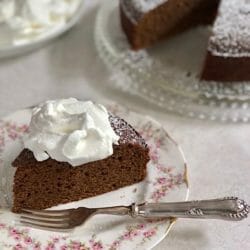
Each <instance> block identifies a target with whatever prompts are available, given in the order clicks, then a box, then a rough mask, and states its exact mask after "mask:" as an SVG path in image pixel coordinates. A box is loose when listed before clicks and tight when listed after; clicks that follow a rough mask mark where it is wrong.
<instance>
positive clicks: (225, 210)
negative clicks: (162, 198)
mask: <svg viewBox="0 0 250 250" xmlns="http://www.w3.org/2000/svg"><path fill="white" fill-rule="evenodd" d="M248 213H249V206H248V205H247V204H246V202H244V201H243V200H241V199H238V198H236V197H226V198H223V199H213V200H201V201H186V202H172V203H144V204H140V205H136V204H134V205H133V206H132V211H131V215H132V216H133V217H137V216H141V217H145V218H163V217H175V218H197V219H224V220H232V221H239V220H242V219H244V218H246V217H247V215H248Z"/></svg>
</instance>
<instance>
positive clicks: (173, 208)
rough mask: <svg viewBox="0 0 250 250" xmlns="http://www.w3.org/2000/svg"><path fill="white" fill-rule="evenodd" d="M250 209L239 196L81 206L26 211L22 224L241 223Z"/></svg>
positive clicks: (57, 227) (54, 226) (51, 226)
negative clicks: (110, 219)
mask: <svg viewBox="0 0 250 250" xmlns="http://www.w3.org/2000/svg"><path fill="white" fill-rule="evenodd" d="M248 213H249V206H248V205H247V204H246V202H245V201H243V200H241V199H238V198H236V197H226V198H222V199H213V200H200V201H186V202H169V203H143V204H139V205H136V204H132V205H130V206H116V207H103V208H87V207H79V208H76V209H65V210H33V209H23V210H22V213H21V215H20V222H21V223H22V224H24V225H26V226H30V227H38V228H40V229H45V230H55V231H60V230H66V229H72V228H74V227H77V226H79V225H81V224H83V223H85V222H86V221H87V220H88V219H89V218H90V217H91V216H93V215H96V214H110V215H129V216H131V217H133V218H136V217H143V218H151V219H152V218H197V219H224V220H231V221H239V220H242V219H244V218H246V217H247V216H248Z"/></svg>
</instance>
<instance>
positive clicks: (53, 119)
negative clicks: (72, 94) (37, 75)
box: [23, 98, 119, 166]
mask: <svg viewBox="0 0 250 250" xmlns="http://www.w3.org/2000/svg"><path fill="white" fill-rule="evenodd" d="M23 140H24V146H25V148H28V149H29V150H31V151H32V152H33V154H34V157H35V158H36V160H37V161H44V160H47V159H48V158H49V157H50V158H52V159H55V160H57V161H60V162H68V163H69V164H71V165H72V166H78V165H81V164H84V163H88V162H92V161H96V160H101V159H104V158H106V157H108V156H110V155H112V154H113V144H118V141H119V136H118V135H117V134H116V133H115V132H114V130H113V129H112V127H111V124H110V122H109V114H108V111H107V110H106V108H105V107H104V106H102V105H100V104H94V103H93V102H91V101H86V102H83V101H78V100H77V99H75V98H69V99H62V100H54V101H47V102H45V103H43V104H40V105H39V106H37V107H36V108H34V109H33V112H32V118H31V122H30V127H29V132H28V134H27V135H25V137H24V138H23Z"/></svg>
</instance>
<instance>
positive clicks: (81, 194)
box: [12, 115, 149, 212]
mask: <svg viewBox="0 0 250 250" xmlns="http://www.w3.org/2000/svg"><path fill="white" fill-rule="evenodd" d="M110 122H111V124H112V127H113V129H114V131H115V132H116V133H117V134H118V135H119V136H120V140H119V145H113V149H114V153H113V155H111V156H109V157H108V158H106V159H103V160H99V161H95V162H90V163H87V164H83V165H81V166H77V167H72V166H71V165H70V164H68V163H66V162H58V161H56V160H53V159H51V158H50V159H48V160H46V161H41V162H38V161H37V160H36V159H35V158H34V156H33V153H32V152H31V151H29V150H28V149H24V150H23V151H22V152H21V153H20V155H19V156H18V157H17V158H16V160H15V161H14V162H13V166H14V167H16V168H17V169H16V173H15V177H14V187H13V192H14V205H13V209H12V210H13V211H14V212H20V211H21V209H22V208H32V209H45V208H49V207H52V206H56V205H58V204H62V203H68V202H72V201H77V200H81V199H84V198H88V197H92V196H96V195H99V194H103V193H106V192H109V191H113V190H116V189H118V188H121V187H125V186H127V185H131V184H134V183H137V182H139V181H142V180H143V179H144V178H145V176H146V165H147V163H148V161H149V156H148V148H147V146H146V143H145V141H144V139H143V138H142V137H141V136H140V135H139V134H138V133H137V132H136V131H135V130H134V129H133V128H132V126H130V125H129V124H128V123H126V122H125V121H124V120H122V119H120V118H119V117H116V116H113V115H110Z"/></svg>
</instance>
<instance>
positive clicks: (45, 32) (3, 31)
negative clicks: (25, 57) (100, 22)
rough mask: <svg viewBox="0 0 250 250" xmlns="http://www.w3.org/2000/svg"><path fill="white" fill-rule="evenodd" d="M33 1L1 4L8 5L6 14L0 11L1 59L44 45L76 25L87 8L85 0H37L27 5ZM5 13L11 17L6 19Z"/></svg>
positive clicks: (3, 2)
mask: <svg viewBox="0 0 250 250" xmlns="http://www.w3.org/2000/svg"><path fill="white" fill-rule="evenodd" d="M26 1H27V2H26ZM31 3H32V1H30V0H29V2H28V0H23V1H19V0H3V1H2V2H1V3H0V7H1V8H3V6H5V8H6V11H5V12H6V13H5V12H4V11H2V9H1V10H0V58H5V57H10V56H13V55H18V54H22V53H25V52H28V51H31V50H34V49H36V48H38V47H40V46H42V45H44V44H45V43H46V42H48V41H50V40H51V39H54V38H55V37H57V36H59V35H61V34H62V33H64V32H65V31H67V30H69V29H70V28H71V27H72V26H73V25H75V24H76V22H77V21H78V20H79V18H80V17H81V15H82V13H83V10H84V1H83V0H73V1H68V0H63V1H58V0H57V1H54V2H53V3H52V2H49V1H43V2H42V1H36V2H34V5H32V7H28V6H30V4H31ZM55 3H56V4H57V5H55ZM2 4H4V5H2ZM32 8H33V9H34V11H35V12H34V13H33V12H32ZM46 8H47V9H46ZM48 9H50V12H49V11H48ZM3 13H5V14H6V15H7V14H8V15H10V17H8V19H7V17H6V19H4V18H3V16H2V15H1V14H3Z"/></svg>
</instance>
